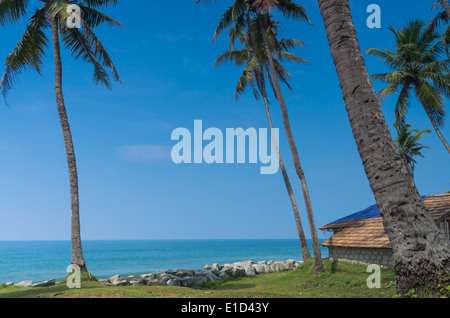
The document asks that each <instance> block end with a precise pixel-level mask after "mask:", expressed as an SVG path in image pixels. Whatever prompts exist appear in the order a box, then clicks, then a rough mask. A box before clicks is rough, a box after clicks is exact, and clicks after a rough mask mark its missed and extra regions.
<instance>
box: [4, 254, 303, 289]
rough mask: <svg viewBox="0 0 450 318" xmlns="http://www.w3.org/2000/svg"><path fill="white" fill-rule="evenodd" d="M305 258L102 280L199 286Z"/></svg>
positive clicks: (273, 269) (43, 284)
mask: <svg viewBox="0 0 450 318" xmlns="http://www.w3.org/2000/svg"><path fill="white" fill-rule="evenodd" d="M301 263H302V262H299V261H295V260H287V261H260V262H253V261H243V262H237V263H233V264H223V265H220V264H216V263H215V264H212V265H205V266H204V267H203V269H197V270H194V269H176V270H172V269H169V270H166V271H158V272H156V273H151V274H143V275H140V276H134V275H132V276H127V277H122V276H120V275H114V276H112V277H109V278H107V279H99V280H98V281H99V282H100V283H101V284H103V285H106V286H113V287H116V286H154V285H166V286H182V287H195V286H198V285H201V284H203V283H207V282H211V281H215V280H221V279H226V278H237V277H245V276H254V275H258V274H261V273H266V272H281V271H288V270H293V269H294V268H296V267H297V266H299V265H300V264H301ZM55 284H56V280H55V279H51V280H47V281H44V282H39V283H33V282H32V281H22V282H20V283H17V284H15V286H23V287H49V286H53V285H55ZM5 285H7V286H12V285H14V284H13V283H6V284H5Z"/></svg>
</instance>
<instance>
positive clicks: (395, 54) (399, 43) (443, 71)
mask: <svg viewBox="0 0 450 318" xmlns="http://www.w3.org/2000/svg"><path fill="white" fill-rule="evenodd" d="M389 29H390V30H391V31H392V33H393V34H394V36H395V39H396V46H395V51H391V50H384V51H382V50H379V49H374V48H370V49H368V50H367V54H369V55H373V56H376V57H378V58H379V59H381V60H382V61H383V62H384V63H385V64H386V65H387V66H388V67H389V68H390V69H391V70H392V72H390V73H383V74H374V75H372V78H374V79H376V80H380V81H382V82H384V83H386V84H388V85H387V86H386V87H385V88H383V89H382V90H380V92H379V93H378V94H379V96H380V97H382V98H385V97H387V96H389V95H392V94H395V93H399V97H398V99H397V104H396V107H395V115H396V121H397V122H398V123H402V122H404V120H405V117H406V113H407V111H408V109H409V106H410V104H411V103H410V101H411V93H412V92H414V94H415V96H416V97H417V99H418V100H419V102H420V103H421V105H422V107H423V109H424V110H425V113H426V114H427V116H428V118H429V120H430V122H431V124H432V125H433V128H434V130H435V131H436V134H437V135H438V137H439V139H440V140H441V142H442V143H443V145H444V147H445V148H446V149H447V151H448V153H449V154H450V145H449V144H448V142H447V140H446V139H445V138H444V136H443V135H442V133H441V131H440V127H442V126H443V125H444V121H445V104H444V97H449V96H450V75H449V74H448V72H449V71H450V59H448V58H447V57H446V56H444V54H443V53H444V51H445V45H444V44H443V43H442V42H441V41H440V35H439V34H438V33H437V31H435V30H429V29H425V24H424V23H423V22H420V21H418V20H413V21H411V23H409V24H407V25H406V26H404V27H403V28H401V29H400V30H398V31H397V30H396V29H395V28H393V27H389Z"/></svg>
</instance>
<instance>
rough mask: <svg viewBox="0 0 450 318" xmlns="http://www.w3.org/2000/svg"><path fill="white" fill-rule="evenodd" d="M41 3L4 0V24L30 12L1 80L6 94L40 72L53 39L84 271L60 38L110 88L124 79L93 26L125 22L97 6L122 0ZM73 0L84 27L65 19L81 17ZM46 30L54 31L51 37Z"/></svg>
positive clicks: (75, 250)
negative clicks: (23, 75) (27, 75)
mask: <svg viewBox="0 0 450 318" xmlns="http://www.w3.org/2000/svg"><path fill="white" fill-rule="evenodd" d="M41 2H42V5H41V6H40V7H39V8H37V9H33V10H32V9H31V8H30V4H31V1H30V0H2V1H0V24H1V25H2V26H3V27H5V26H7V25H9V24H11V23H17V22H19V21H21V20H23V19H25V18H26V17H27V16H30V17H29V19H28V23H27V26H26V30H25V33H24V35H23V36H22V38H21V40H20V42H19V43H18V44H17V46H16V48H15V49H14V50H13V51H12V52H11V53H10V54H9V56H8V57H7V58H6V62H5V64H6V70H5V73H4V75H3V77H2V78H1V81H0V90H1V93H2V94H3V96H4V97H5V99H6V95H7V93H8V92H9V91H10V90H11V89H12V88H13V86H14V84H15V83H16V81H17V79H18V78H19V76H20V74H21V73H22V72H23V71H24V70H35V71H37V72H38V73H39V74H41V66H42V64H43V57H44V55H45V50H46V48H47V47H48V45H49V43H52V47H53V56H54V63H55V95H56V104H57V109H58V113H59V118H60V122H61V127H62V131H63V136H64V143H65V148H66V157H67V164H68V170H69V180H70V201H71V212H72V213H71V242H72V244H71V245H72V264H73V265H78V266H79V268H80V269H81V271H83V272H86V271H87V267H86V262H85V259H84V255H83V249H82V244H81V231H80V207H79V192H78V173H77V165H76V158H75V150H74V145H73V141H72V134H71V129H70V125H69V120H68V118H67V113H66V107H65V102H64V97H63V90H62V62H61V51H60V37H61V40H62V42H63V43H64V45H65V48H66V49H67V50H68V51H69V52H70V53H71V54H72V55H73V56H74V58H76V59H81V60H83V61H85V62H87V63H90V64H92V65H93V67H94V82H95V83H96V84H103V85H105V86H106V87H108V88H110V87H111V81H112V80H116V81H120V79H119V75H118V73H117V70H116V68H115V66H114V64H113V62H112V61H111V58H110V57H109V55H108V53H107V51H106V50H105V48H104V47H103V45H102V43H101V42H100V40H99V39H98V37H97V36H96V34H95V33H94V31H93V29H94V28H96V27H97V26H99V25H101V24H104V23H106V24H108V25H110V26H120V23H119V22H118V21H116V20H114V19H112V18H111V17H109V16H107V15H106V14H104V13H102V12H100V11H99V10H98V9H100V8H102V7H106V6H108V5H116V4H117V0H85V1H66V0H42V1H41ZM70 4H76V5H78V6H79V7H80V9H81V17H80V18H81V22H82V23H81V28H80V29H77V28H69V27H68V26H67V23H66V22H67V21H68V19H69V17H70V18H71V19H72V18H74V19H75V18H76V17H74V16H72V15H71V14H72V13H71V12H68V5H70ZM47 31H48V33H50V34H51V42H50V39H49V38H48V36H47ZM110 74H111V75H110ZM111 77H112V78H111Z"/></svg>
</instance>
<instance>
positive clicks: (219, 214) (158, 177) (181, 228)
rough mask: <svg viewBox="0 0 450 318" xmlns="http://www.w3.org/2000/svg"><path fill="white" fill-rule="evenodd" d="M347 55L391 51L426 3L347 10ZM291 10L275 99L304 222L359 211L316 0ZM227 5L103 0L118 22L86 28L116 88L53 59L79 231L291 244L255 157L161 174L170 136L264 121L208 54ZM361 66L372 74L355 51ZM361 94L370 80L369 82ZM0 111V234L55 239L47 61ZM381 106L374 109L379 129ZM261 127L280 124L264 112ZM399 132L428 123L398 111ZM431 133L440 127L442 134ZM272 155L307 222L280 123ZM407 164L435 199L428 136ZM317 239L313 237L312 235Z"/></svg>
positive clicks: (437, 162)
mask: <svg viewBox="0 0 450 318" xmlns="http://www.w3.org/2000/svg"><path fill="white" fill-rule="evenodd" d="M350 2H351V6H352V9H353V17H354V21H355V25H356V29H357V33H358V36H359V41H360V45H361V48H362V49H363V50H365V49H367V48H369V47H377V48H381V49H385V48H392V47H393V37H392V34H391V32H390V31H389V30H387V27H388V26H389V25H393V26H394V27H396V28H400V27H401V26H402V25H404V24H405V23H407V22H408V21H409V20H411V19H413V18H420V19H423V20H424V21H428V20H430V19H431V18H432V17H433V15H434V14H435V13H436V12H435V11H434V12H432V11H431V9H430V8H431V5H432V3H433V1H428V0H427V1H422V0H421V1H418V0H414V1H406V0H397V1H388V0H373V1H360V0H358V1H355V0H353V1H350ZM297 3H301V4H303V5H305V6H306V7H307V9H308V12H309V16H310V18H311V20H312V21H313V23H314V25H312V26H311V25H307V24H305V23H300V22H297V21H289V20H285V19H283V20H282V24H281V25H282V29H283V31H284V33H283V34H282V36H283V37H294V38H298V39H301V40H302V41H304V42H305V43H306V47H304V48H299V49H296V51H295V53H296V54H298V55H300V56H302V57H303V58H305V59H306V60H308V61H309V62H310V65H307V66H305V65H302V66H300V65H293V64H289V65H286V67H287V68H288V70H289V71H290V72H291V74H292V75H293V77H294V78H293V79H292V81H291V85H292V87H293V92H290V91H288V90H287V89H285V90H284V93H285V99H286V102H287V105H288V109H289V114H290V119H291V124H292V128H293V133H294V137H295V139H296V142H297V146H298V150H299V154H300V160H301V163H302V165H303V168H304V170H305V173H306V177H307V181H308V185H309V189H310V195H311V200H312V206H313V210H314V214H315V218H316V225H317V226H321V225H324V224H327V223H329V222H331V221H333V220H336V219H338V218H341V217H343V216H346V215H348V214H351V213H354V212H356V211H359V210H362V209H364V208H366V207H367V206H369V205H372V204H374V198H373V194H372V192H371V190H370V188H369V185H368V182H367V178H366V176H365V174H364V171H363V167H362V164H361V161H360V158H359V154H358V152H357V150H356V146H355V142H354V139H353V137H352V134H351V129H350V125H349V122H348V117H347V114H346V112H345V108H344V102H343V99H342V95H341V91H340V88H339V84H338V80H337V76H336V73H335V68H334V64H333V62H332V59H331V55H330V50H329V47H328V41H327V38H326V34H325V30H324V26H323V21H322V19H321V16H320V12H319V9H318V5H317V2H316V1H313V0H305V1H297ZM371 3H376V4H379V5H380V7H381V10H382V28H381V29H369V28H368V27H367V26H366V19H367V17H368V15H369V14H368V13H366V8H367V6H368V5H369V4H371ZM228 4H229V1H227V2H225V1H224V2H220V1H219V2H217V3H215V4H211V5H204V4H201V5H195V1H193V0H192V1H186V0H177V1H172V2H170V4H169V3H168V2H165V1H142V0H128V1H119V4H118V6H117V7H116V8H114V9H108V12H109V13H110V14H111V15H112V16H113V17H115V18H116V19H118V20H119V21H121V22H122V24H123V29H119V28H117V29H108V28H103V27H102V28H99V29H98V30H97V33H98V36H99V37H100V38H101V39H102V42H103V44H104V46H105V47H106V48H107V49H108V50H109V53H110V55H111V57H112V59H113V60H114V61H115V64H116V66H117V68H118V70H119V73H120V75H121V78H122V82H123V84H124V85H123V87H122V86H120V85H117V84H116V85H114V87H113V90H112V91H108V90H107V89H104V88H102V87H96V86H95V85H94V84H93V82H92V68H91V67H90V66H89V65H86V64H84V63H83V62H81V61H75V60H73V59H72V57H71V56H70V55H68V54H67V53H64V54H63V67H64V93H65V99H66V106H67V111H68V116H69V120H70V123H71V128H72V133H73V138H74V144H75V150H76V155H77V161H78V169H79V182H80V184H79V185H80V205H81V210H80V212H81V222H82V238H83V239H85V240H97V239H222V238H236V239H238V238H296V228H295V222H294V218H293V214H292V209H291V205H290V202H289V198H288V196H287V194H286V189H285V186H284V183H283V178H282V176H281V174H280V173H278V174H275V175H261V174H260V173H259V168H260V165H259V164H241V165H238V164H232V165H227V164H222V165H207V164H201V165H193V164H191V165H176V164H174V163H173V162H172V161H171V159H170V156H169V152H170V148H171V147H172V146H173V145H174V144H175V142H173V141H171V133H172V131H173V130H174V129H175V128H178V127H186V128H188V129H193V124H194V120H196V119H201V120H202V121H203V126H204V127H205V128H208V127H217V128H220V129H223V131H225V128H237V127H243V128H249V127H255V128H264V127H267V119H266V117H265V113H264V105H263V104H262V103H261V102H257V101H255V100H254V98H253V96H252V94H251V93H250V92H249V93H248V94H247V96H244V97H243V98H241V99H240V100H239V101H238V102H235V100H234V88H235V85H236V83H237V79H238V77H239V75H240V73H239V71H240V70H239V69H238V68H236V67H234V66H232V65H231V64H230V65H223V66H220V67H218V68H216V69H214V67H213V66H214V61H215V58H216V57H217V56H218V55H219V54H221V53H222V52H224V51H225V50H226V49H227V44H228V42H227V38H226V35H225V33H224V34H223V36H221V37H220V38H219V39H218V41H217V42H216V43H215V44H214V45H213V44H212V36H213V33H214V30H215V27H216V25H217V22H218V20H219V17H220V15H221V14H222V13H223V11H224V10H225V9H226V7H227V5H228ZM23 31H24V24H18V25H16V26H9V27H8V28H7V29H1V30H0V36H1V42H0V58H1V59H2V60H3V59H4V58H6V56H7V55H8V53H9V52H10V51H11V50H12V49H13V48H14V47H15V45H16V44H17V42H18V41H19V39H20V36H21V35H22V33H23ZM365 59H366V64H367V67H368V69H369V73H371V74H372V73H381V72H383V71H384V70H385V68H384V66H383V65H382V64H381V63H380V62H379V61H378V60H376V59H375V58H373V57H367V56H365ZM375 88H376V90H379V89H380V88H381V86H380V85H379V84H375ZM8 103H9V104H10V106H11V107H10V108H8V107H6V106H5V105H4V103H3V101H1V103H0V180H1V182H0V226H1V231H0V240H66V239H70V204H69V186H68V176H67V167H66V159H65V151H64V143H63V138H62V133H61V128H60V124H59V118H58V114H57V110H56V103H55V97H54V90H53V58H52V55H51V51H50V50H49V51H48V57H47V58H46V59H45V67H44V69H43V76H42V77H40V76H39V75H37V74H36V73H30V72H25V73H23V74H22V77H21V81H20V83H17V84H16V87H15V89H14V90H12V91H11V93H10V94H9V97H8ZM394 103H395V97H392V98H390V99H388V100H387V101H386V102H385V104H384V105H383V111H384V113H385V116H386V120H387V121H388V123H389V125H390V127H391V128H392V125H391V124H392V123H393V121H394V116H393V108H394ZM271 111H272V115H273V120H274V123H275V126H277V127H280V128H282V122H281V117H280V111H279V107H278V106H277V104H276V103H275V102H273V103H272V108H271ZM408 120H409V122H411V123H412V125H413V127H414V128H418V129H425V128H430V129H431V128H432V127H431V124H430V123H429V121H428V120H427V118H426V116H425V113H424V111H423V109H421V108H420V107H419V105H418V104H417V102H415V101H414V102H413V104H412V107H411V111H410V113H409V117H408ZM442 132H443V134H444V136H446V137H447V139H449V138H450V128H449V125H448V124H447V125H446V127H445V128H444V129H443V130H442ZM280 135H281V141H280V142H281V152H282V154H283V155H284V160H285V162H286V164H287V168H288V172H289V173H290V178H291V181H292V184H293V188H294V191H295V193H296V197H297V201H298V205H299V207H300V213H301V216H302V220H303V223H304V228H305V232H306V234H307V236H308V237H309V236H310V234H309V228H308V223H307V218H306V215H305V209H304V205H303V199H302V194H301V188H300V185H299V181H298V179H297V178H296V176H295V173H294V169H293V165H292V163H291V157H290V152H289V148H288V145H287V141H286V138H285V135H284V132H283V130H282V129H280ZM423 143H424V144H425V145H427V146H429V147H430V149H426V150H425V151H424V154H425V156H426V158H420V159H419V163H418V165H417V168H416V178H415V179H416V183H417V187H418V189H419V191H420V192H421V194H423V195H427V194H438V193H441V192H443V191H448V190H450V183H449V180H450V170H449V169H448V164H449V158H448V153H446V151H445V148H444V147H443V145H442V144H441V143H440V141H439V139H438V138H437V137H436V134H435V133H432V134H429V135H427V136H425V137H424V138H423ZM319 235H320V236H322V237H323V236H324V234H323V233H320V232H319Z"/></svg>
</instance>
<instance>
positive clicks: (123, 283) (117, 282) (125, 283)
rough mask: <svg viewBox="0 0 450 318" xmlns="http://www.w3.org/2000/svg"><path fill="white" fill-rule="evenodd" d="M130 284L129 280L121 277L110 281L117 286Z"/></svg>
mask: <svg viewBox="0 0 450 318" xmlns="http://www.w3.org/2000/svg"><path fill="white" fill-rule="evenodd" d="M129 284H130V282H128V281H127V280H126V279H122V280H119V279H118V280H115V281H114V282H113V283H111V285H112V286H114V287H119V286H128V285H129Z"/></svg>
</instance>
